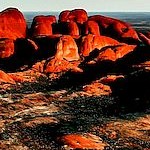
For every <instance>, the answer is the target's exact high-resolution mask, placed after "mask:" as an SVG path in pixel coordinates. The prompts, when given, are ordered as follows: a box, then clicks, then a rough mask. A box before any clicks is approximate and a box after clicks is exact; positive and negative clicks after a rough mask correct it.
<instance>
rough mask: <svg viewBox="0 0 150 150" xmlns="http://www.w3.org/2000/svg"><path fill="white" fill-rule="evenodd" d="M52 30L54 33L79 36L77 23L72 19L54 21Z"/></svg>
mask: <svg viewBox="0 0 150 150" xmlns="http://www.w3.org/2000/svg"><path fill="white" fill-rule="evenodd" d="M53 31H54V32H53V33H54V34H63V35H71V36H79V34H80V31H79V28H78V25H77V23H76V22H74V21H70V22H59V23H55V24H53Z"/></svg>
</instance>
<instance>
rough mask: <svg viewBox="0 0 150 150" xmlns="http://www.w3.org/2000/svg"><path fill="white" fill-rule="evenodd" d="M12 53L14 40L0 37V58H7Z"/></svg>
mask: <svg viewBox="0 0 150 150" xmlns="http://www.w3.org/2000/svg"><path fill="white" fill-rule="evenodd" d="M13 53H14V41H13V40H11V39H7V38H3V39H0V58H7V57H10V56H11V55H13Z"/></svg>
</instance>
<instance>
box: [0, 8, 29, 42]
mask: <svg viewBox="0 0 150 150" xmlns="http://www.w3.org/2000/svg"><path fill="white" fill-rule="evenodd" d="M25 37H26V21H25V18H24V16H23V14H22V13H21V12H20V11H19V10H18V9H16V8H8V9H5V10H4V11H2V12H0V38H9V39H14V40H15V39H17V38H25Z"/></svg>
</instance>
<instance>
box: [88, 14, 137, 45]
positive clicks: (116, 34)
mask: <svg viewBox="0 0 150 150" xmlns="http://www.w3.org/2000/svg"><path fill="white" fill-rule="evenodd" d="M89 20H92V21H96V22H97V23H98V24H99V26H100V28H101V29H102V34H104V35H108V36H111V37H113V38H115V39H118V40H120V41H122V42H130V43H132V42H139V38H138V34H137V32H136V31H135V30H134V29H133V28H132V27H131V25H129V24H128V23H126V22H123V21H121V20H118V19H114V18H110V17H105V16H102V15H94V16H90V17H89Z"/></svg>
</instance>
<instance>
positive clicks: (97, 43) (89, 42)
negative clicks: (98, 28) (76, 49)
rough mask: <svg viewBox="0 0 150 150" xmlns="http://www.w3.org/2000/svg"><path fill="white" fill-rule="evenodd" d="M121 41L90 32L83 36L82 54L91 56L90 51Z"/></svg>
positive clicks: (117, 43) (114, 44)
mask: <svg viewBox="0 0 150 150" xmlns="http://www.w3.org/2000/svg"><path fill="white" fill-rule="evenodd" d="M119 44H120V43H119V42H118V41H116V40H114V39H112V38H110V37H106V36H96V35H92V34H89V35H87V36H84V37H83V38H82V42H81V46H80V54H81V55H82V56H84V57H85V56H89V54H90V52H92V51H93V50H95V49H98V50H101V49H102V48H104V47H107V46H116V45H119Z"/></svg>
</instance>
